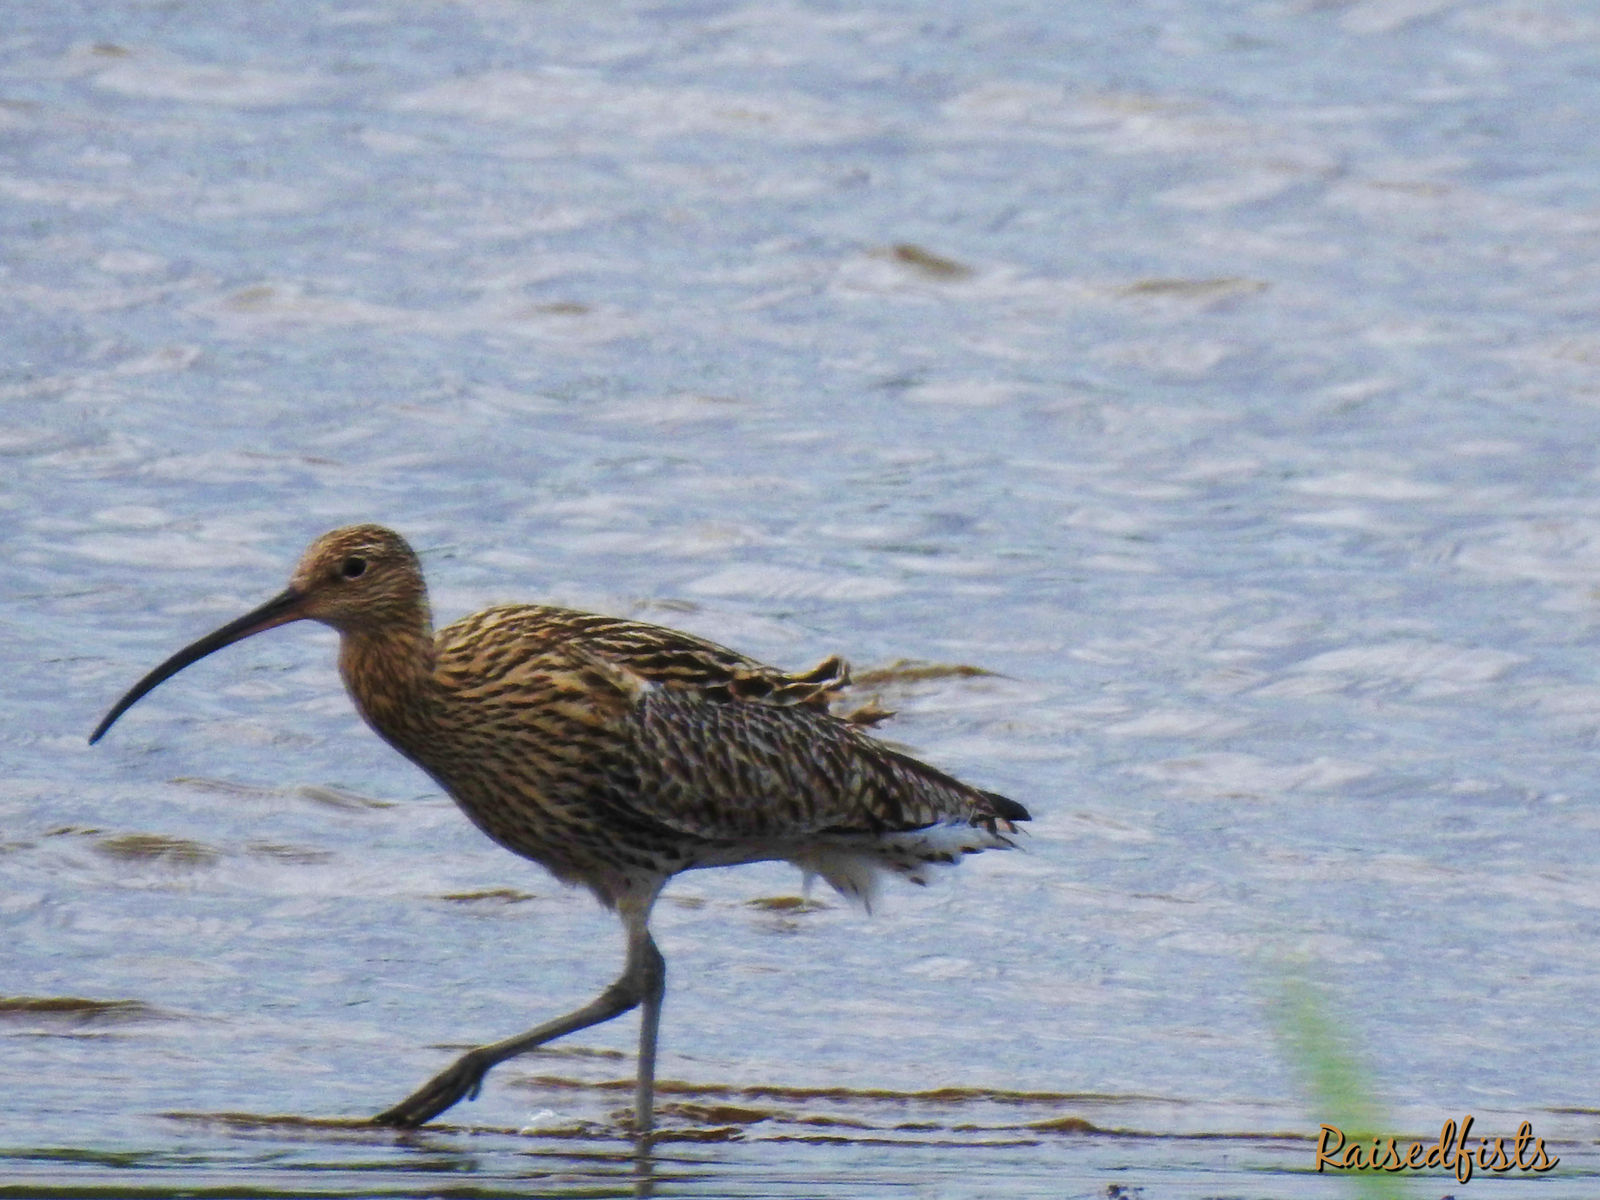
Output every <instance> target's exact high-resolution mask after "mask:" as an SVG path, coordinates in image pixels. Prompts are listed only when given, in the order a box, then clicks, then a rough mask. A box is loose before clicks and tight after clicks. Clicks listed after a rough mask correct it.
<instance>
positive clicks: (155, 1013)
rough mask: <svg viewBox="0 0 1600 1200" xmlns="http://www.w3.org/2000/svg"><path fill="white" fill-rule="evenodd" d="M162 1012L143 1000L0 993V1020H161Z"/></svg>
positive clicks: (164, 1017) (75, 1022)
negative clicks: (4, 994) (0, 994)
mask: <svg viewBox="0 0 1600 1200" xmlns="http://www.w3.org/2000/svg"><path fill="white" fill-rule="evenodd" d="M170 1016H171V1014H170V1013H165V1012H162V1011H161V1010H160V1009H159V1008H156V1007H154V1006H153V1005H149V1004H146V1003H145V1002H144V1001H143V1000H90V999H87V998H86V997H83V996H0V1021H5V1022H16V1023H19V1024H21V1023H27V1024H39V1023H44V1022H52V1023H60V1024H71V1025H92V1024H111V1023H126V1022H130V1021H163V1020H167V1019H169V1018H170Z"/></svg>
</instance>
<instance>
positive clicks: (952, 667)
mask: <svg viewBox="0 0 1600 1200" xmlns="http://www.w3.org/2000/svg"><path fill="white" fill-rule="evenodd" d="M994 675H995V672H993V671H990V670H988V669H987V668H985V667H974V666H972V665H970V664H968V663H936V662H922V661H919V660H917V659H910V658H898V659H896V660H895V661H894V662H892V663H890V664H889V665H888V666H886V667H874V668H873V669H872V670H870V671H862V672H860V673H859V674H853V675H852V676H851V680H850V681H851V683H852V684H853V685H854V686H856V687H864V688H870V687H884V686H886V685H888V684H895V683H922V682H925V681H927V680H930V679H980V678H983V677H985V676H988V677H993V676H994Z"/></svg>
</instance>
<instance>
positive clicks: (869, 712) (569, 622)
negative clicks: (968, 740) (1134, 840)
mask: <svg viewBox="0 0 1600 1200" xmlns="http://www.w3.org/2000/svg"><path fill="white" fill-rule="evenodd" d="M357 528H358V529H363V530H372V529H375V528H376V527H371V526H366V527H357ZM337 532H346V531H337ZM382 532H383V533H385V534H387V533H388V531H386V530H384V531H382ZM329 536H330V537H331V536H334V535H329ZM372 536H373V535H371V534H369V535H368V537H369V539H371V538H372ZM389 536H390V537H392V538H395V539H396V540H397V541H398V535H393V534H389ZM400 545H401V546H402V547H403V546H404V543H403V542H401V543H400ZM315 550H316V547H315V546H313V551H315ZM340 553H343V554H348V553H349V551H348V549H346V548H343V547H341V548H339V549H338V550H337V551H336V552H335V556H337V554H340ZM364 553H366V554H367V555H368V556H369V557H371V558H374V559H377V558H378V557H379V555H378V553H377V552H376V551H375V550H373V549H372V548H370V547H369V548H368V549H367V550H365V551H364ZM384 553H385V554H386V555H387V556H389V557H392V558H395V559H398V560H399V561H401V562H402V563H404V562H405V558H406V556H409V554H410V551H409V547H405V548H404V554H403V555H402V554H400V553H399V552H398V551H396V550H395V549H394V548H392V547H390V548H388V549H386V550H385V551H384ZM308 557H309V556H308ZM410 564H412V565H411V570H412V571H414V572H415V580H414V581H411V582H408V583H407V584H406V585H405V586H406V588H407V589H408V590H409V591H411V592H413V593H416V588H417V587H419V586H420V579H421V574H420V568H419V567H416V566H415V565H414V564H415V559H414V557H413V558H411V559H410ZM416 594H420V593H416ZM427 619H428V618H427V609H426V604H425V602H423V603H422V604H421V605H420V606H413V608H412V609H411V613H410V616H409V617H408V618H407V620H406V621H404V622H398V621H396V620H393V619H391V620H388V621H385V622H384V623H383V624H382V625H381V626H368V625H366V624H364V623H363V622H360V621H349V622H345V623H343V624H339V625H338V627H339V628H340V630H341V633H342V634H343V635H344V636H343V639H342V643H341V656H340V666H341V670H342V673H343V675H344V679H345V683H346V686H347V687H348V689H349V691H350V693H351V695H352V696H353V697H354V699H355V701H356V704H357V707H358V708H359V709H360V711H361V713H362V715H363V716H364V717H365V718H366V720H367V721H368V723H369V724H371V725H372V727H373V728H374V729H375V730H376V731H377V732H378V733H379V734H380V735H382V736H383V737H384V738H385V739H386V740H387V741H389V742H390V743H391V744H392V745H393V746H395V747H396V748H397V749H398V750H400V751H401V752H402V753H403V754H405V755H406V756H407V757H409V758H411V759H412V760H413V761H414V762H416V763H417V764H418V765H419V766H421V767H422V768H423V769H424V770H426V771H427V772H428V773H429V774H430V775H432V776H433V777H434V778H435V779H436V780H437V781H438V782H439V784H440V785H441V786H442V787H443V788H444V789H445V791H447V792H448V793H449V794H450V795H451V796H452V797H454V799H455V800H456V802H457V803H458V804H459V805H460V806H461V808H462V810H463V811H464V812H465V813H466V815H467V816H468V817H469V818H470V819H471V820H472V821H473V822H474V823H475V824H476V825H477V826H478V827H479V828H480V829H482V830H483V831H484V832H485V833H486V834H488V835H489V836H490V837H492V838H493V839H494V840H496V841H497V842H499V843H500V844H501V845H503V846H505V847H507V848H508V849H510V850H512V851H515V852H516V853H518V854H521V855H524V856H525V857H527V858H531V859H533V860H535V861H536V862H539V863H541V864H543V865H544V866H545V867H547V868H548V869H549V870H550V871H551V872H552V873H554V874H555V875H556V876H557V877H559V878H561V879H563V880H566V881H568V882H571V883H579V884H583V885H586V886H587V887H589V888H590V889H591V890H592V891H594V893H595V894H596V895H597V896H598V897H599V898H600V899H601V900H602V901H603V902H604V903H606V904H608V905H613V906H614V905H616V904H617V903H618V902H619V901H620V900H621V899H622V898H623V897H625V896H627V895H629V894H636V893H640V892H644V891H649V892H650V893H651V894H653V892H654V889H658V888H659V887H660V886H661V883H662V882H663V881H664V879H665V878H666V877H668V876H670V875H672V874H675V873H676V872H679V871H684V870H690V869H694V868H699V867H711V866H725V865H731V864H734V863H741V862H754V861H759V860H765V859H782V860H788V861H791V862H793V863H795V864H796V865H797V866H799V867H800V868H801V869H802V870H803V871H805V872H806V873H807V874H808V875H817V876H820V877H822V878H823V879H824V880H825V881H827V882H828V883H829V884H830V885H832V886H833V887H834V888H836V889H837V890H839V891H840V892H842V893H843V894H845V895H847V896H850V897H852V898H854V899H857V900H859V901H861V902H863V903H870V901H871V898H872V896H873V894H874V892H875V889H876V881H877V879H878V877H879V876H880V875H881V874H882V873H884V872H889V873H892V874H898V875H901V876H904V877H906V878H908V879H911V880H913V881H915V882H924V881H925V880H926V879H927V877H928V871H929V869H930V868H931V867H933V866H937V865H942V864H948V863H952V862H955V861H957V860H959V858H960V857H961V856H962V855H964V854H968V853H974V852H976V851H979V850H984V849H1001V848H1006V847H1008V846H1010V845H1011V844H1012V843H1011V840H1010V838H1009V836H1008V835H1009V834H1012V833H1014V832H1015V829H1016V826H1015V824H1014V822H1016V821H1020V820H1025V819H1027V816H1028V814H1027V811H1026V810H1025V809H1024V808H1023V807H1022V806H1021V805H1019V804H1017V803H1015V802H1014V801H1011V800H1008V799H1006V798H1005V797H1003V796H999V795H996V794H995V793H992V792H986V791H982V790H980V789H978V788H974V787H970V786H968V785H967V784H964V783H962V782H960V781H958V780H956V779H954V778H952V777H951V776H949V775H947V774H945V773H944V772H942V771H939V770H937V769H935V768H933V767H930V766H928V765H927V764H925V763H922V762H919V761H918V760H916V759H914V758H911V757H910V756H908V755H905V754H903V753H901V752H899V751H897V750H895V749H893V748H891V747H889V746H886V745H884V744H883V743H882V742H880V741H878V740H876V739H875V738H873V737H872V736H871V735H870V734H868V733H867V732H866V731H865V730H866V726H867V725H869V724H871V723H874V722H876V721H877V720H880V719H881V718H882V716H883V715H886V714H884V713H883V712H882V710H879V709H876V708H874V707H871V706H869V707H868V708H867V709H865V710H862V711H864V712H865V714H866V715H865V716H858V715H854V714H847V715H838V714H836V713H835V712H834V711H833V707H832V706H833V704H834V702H835V701H837V700H838V699H839V697H840V694H841V693H842V692H843V691H844V690H845V689H846V688H847V687H848V685H849V682H850V671H849V667H848V665H847V664H846V663H845V662H844V660H842V659H840V658H838V657H830V658H827V659H824V660H823V661H822V662H821V663H819V664H817V665H816V666H815V667H813V668H811V669H810V670H807V671H803V672H798V673H787V672H784V671H780V670H778V669H776V668H774V667H770V666H767V665H765V664H763V663H760V662H757V661H756V660H754V659H751V658H747V657H746V656H744V655H742V654H739V653H737V652H736V651H733V650H730V649H728V648H727V647H725V646H720V645H717V644H716V643H714V642H710V641H707V640H705V639H702V638H698V637H695V636H693V635H691V634H687V633H683V632H680V631H677V630H673V629H668V628H665V627H663V626H659V625H652V624H648V623H646V622H642V621H632V620H626V619H622V618H617V617H607V616H601V615H598V614H593V613H585V612H578V611H575V610H572V609H565V608H556V607H550V606H545V605H507V606H501V607H496V608H490V609H487V610H485V611H483V612H480V613H476V614H474V615H473V616H470V617H466V618H464V619H462V620H460V621H457V622H455V623H454V624H451V625H448V626H446V627H445V628H443V629H441V630H439V631H438V633H437V634H431V633H430V632H429V630H428V628H427ZM330 623H334V622H331V621H330Z"/></svg>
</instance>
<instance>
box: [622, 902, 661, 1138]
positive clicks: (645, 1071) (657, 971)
mask: <svg viewBox="0 0 1600 1200" xmlns="http://www.w3.org/2000/svg"><path fill="white" fill-rule="evenodd" d="M639 934H640V936H641V937H642V939H643V943H644V944H643V947H642V950H641V951H640V952H639V953H640V957H642V958H643V960H644V967H645V978H644V984H645V993H644V996H643V997H641V999H640V1001H639V1078H638V1082H637V1084H636V1085H635V1087H634V1092H633V1131H634V1133H635V1134H636V1135H637V1136H638V1138H639V1148H640V1150H641V1151H644V1150H648V1149H649V1145H650V1132H651V1130H652V1129H653V1128H654V1119H655V1094H656V1033H657V1032H658V1031H659V1030H660V1028H661V998H662V996H664V995H665V994H666V991H667V960H666V959H664V958H662V957H661V951H660V950H658V949H656V943H655V940H654V939H653V938H651V936H650V931H649V930H647V929H645V928H643V927H642V926H641V927H640V929H639ZM633 953H634V951H633V941H632V937H631V936H630V940H629V957H630V958H631V957H633Z"/></svg>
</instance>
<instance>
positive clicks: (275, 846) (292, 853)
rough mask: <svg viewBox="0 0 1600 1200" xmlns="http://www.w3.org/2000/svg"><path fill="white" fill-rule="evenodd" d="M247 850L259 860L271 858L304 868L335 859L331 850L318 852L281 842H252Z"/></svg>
mask: <svg viewBox="0 0 1600 1200" xmlns="http://www.w3.org/2000/svg"><path fill="white" fill-rule="evenodd" d="M245 849H247V850H248V851H249V852H250V853H251V854H253V855H255V856H256V857H257V858H270V859H271V860H272V861H273V862H281V863H291V864H293V865H295V866H302V867H306V866H311V865H313V864H315V863H325V862H331V861H332V860H333V857H334V856H333V852H332V851H331V850H317V849H314V848H312V847H309V846H287V845H283V844H281V843H279V842H251V843H250V845H248V846H247V847H245Z"/></svg>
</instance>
